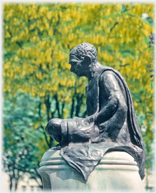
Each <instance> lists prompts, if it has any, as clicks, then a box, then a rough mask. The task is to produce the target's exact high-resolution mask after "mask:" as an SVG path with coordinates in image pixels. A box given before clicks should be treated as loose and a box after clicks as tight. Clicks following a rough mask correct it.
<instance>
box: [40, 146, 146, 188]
mask: <svg viewBox="0 0 156 193" xmlns="http://www.w3.org/2000/svg"><path fill="white" fill-rule="evenodd" d="M59 152H60V151H59V150H52V149H49V150H48V151H46V152H45V154H44V155H43V157H42V161H41V163H40V166H41V167H40V168H39V169H38V173H39V174H40V175H41V178H42V183H43V190H56V191H58V190H59V191H67V190H68V191H69V190H71V191H74V190H76V191H89V190H92V191H102V190H105V191H110V190H111V191H113V190H114V191H117V190H119V191H120V190H126V191H144V187H143V184H142V181H141V178H140V176H139V173H138V166H137V163H136V162H135V161H134V158H133V157H132V156H131V155H129V154H128V153H126V152H121V151H114V152H109V153H107V154H105V155H104V157H103V158H102V160H101V162H100V163H99V165H97V166H96V168H95V169H94V171H93V172H92V173H91V174H90V176H89V178H88V181H87V182H85V180H84V179H83V177H82V175H81V174H80V173H78V172H77V171H76V170H75V169H73V168H71V167H70V166H69V165H68V164H67V163H66V162H65V160H64V159H63V158H62V157H61V156H60V154H59Z"/></svg>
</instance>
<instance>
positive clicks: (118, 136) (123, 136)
mask: <svg viewBox="0 0 156 193" xmlns="http://www.w3.org/2000/svg"><path fill="white" fill-rule="evenodd" d="M69 64H70V65H71V69H70V70H71V72H73V73H75V74H76V75H77V76H78V77H80V76H85V77H87V78H88V85H87V86H86V104H87V112H88V117H87V118H79V117H74V118H73V119H57V118H54V119H51V120H50V121H49V122H48V124H47V126H46V132H47V134H49V135H50V136H51V137H53V138H54V139H55V140H56V141H58V142H59V146H58V148H57V147H55V149H60V154H61V156H62V157H63V158H64V159H65V160H66V162H67V163H68V164H69V165H70V166H71V167H72V168H75V169H76V170H77V171H78V172H80V173H81V174H82V175H83V177H84V179H85V180H87V179H88V176H89V174H90V173H91V172H92V171H93V170H94V168H95V166H96V165H97V164H98V163H99V162H100V160H101V159H102V157H103V156H104V154H105V153H107V152H108V151H117V150H118V151H125V152H127V153H129V154H130V155H131V156H133V158H134V159H135V161H136V162H137V163H138V167H139V174H140V177H141V179H143V178H144V164H145V148H144V143H143V139H142V135H141V131H140V128H139V124H138V121H137V117H136V114H135V111H134V106H133V102H132V97H131V94H130V91H129V89H128V86H127V84H126V82H125V80H124V78H123V77H122V76H121V74H120V73H119V72H118V71H116V70H114V69H113V68H110V67H107V66H102V65H101V64H100V63H99V62H98V60H97V50H96V48H95V47H94V46H93V45H91V44H89V43H82V44H79V45H78V46H76V47H75V48H73V49H72V50H71V52H70V56H69Z"/></svg>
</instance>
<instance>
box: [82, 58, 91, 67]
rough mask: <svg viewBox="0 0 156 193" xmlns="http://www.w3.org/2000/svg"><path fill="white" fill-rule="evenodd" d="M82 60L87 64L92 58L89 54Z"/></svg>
mask: <svg viewBox="0 0 156 193" xmlns="http://www.w3.org/2000/svg"><path fill="white" fill-rule="evenodd" d="M83 61H84V62H85V63H86V64H88V65H89V64H91V63H92V59H91V57H90V56H85V57H84V60H83Z"/></svg>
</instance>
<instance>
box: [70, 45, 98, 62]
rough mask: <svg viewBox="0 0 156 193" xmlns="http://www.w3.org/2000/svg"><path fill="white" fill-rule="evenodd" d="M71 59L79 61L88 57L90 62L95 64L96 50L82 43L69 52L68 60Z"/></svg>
mask: <svg viewBox="0 0 156 193" xmlns="http://www.w3.org/2000/svg"><path fill="white" fill-rule="evenodd" d="M71 57H74V58H77V59H79V60H81V59H83V58H84V57H89V58H90V59H91V62H95V61H96V60H97V50H96V48H95V47H94V46H93V45H92V44H89V43H82V44H79V45H77V46H76V47H74V48H73V49H72V50H71V51H70V58H71Z"/></svg>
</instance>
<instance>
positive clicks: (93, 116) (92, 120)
mask: <svg viewBox="0 0 156 193" xmlns="http://www.w3.org/2000/svg"><path fill="white" fill-rule="evenodd" d="M95 118H96V116H95V114H94V115H91V116H89V117H87V118H85V119H84V120H83V123H84V124H85V125H89V124H90V123H92V122H94V121H95Z"/></svg>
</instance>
